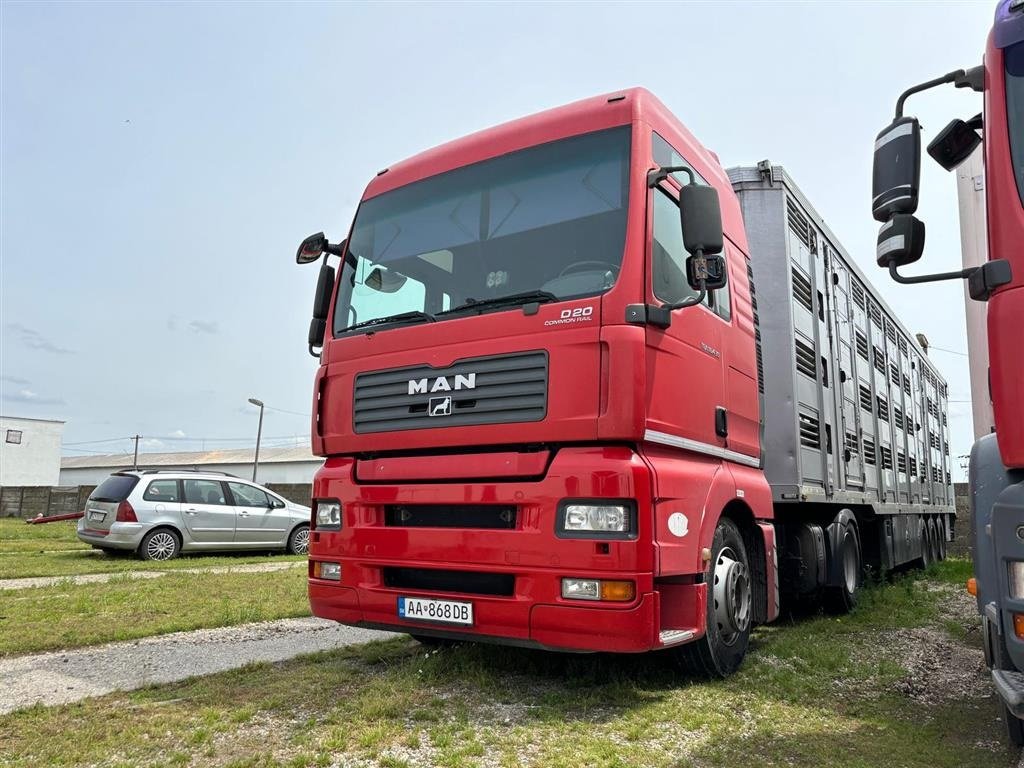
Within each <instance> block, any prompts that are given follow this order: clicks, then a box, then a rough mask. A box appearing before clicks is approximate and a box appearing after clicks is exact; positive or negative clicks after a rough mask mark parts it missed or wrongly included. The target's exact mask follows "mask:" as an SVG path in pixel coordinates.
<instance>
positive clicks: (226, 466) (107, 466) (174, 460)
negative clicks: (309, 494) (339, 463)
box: [60, 447, 324, 485]
mask: <svg viewBox="0 0 1024 768" xmlns="http://www.w3.org/2000/svg"><path fill="white" fill-rule="evenodd" d="M252 460H253V449H252V448H243V449H240V450H230V451H188V452H181V453H140V454H139V469H208V470H211V471H215V472H228V473H229V474H232V475H237V476H238V477H244V478H247V479H252ZM323 463H324V460H323V459H322V458H321V457H319V456H314V455H313V454H312V453H310V451H309V448H262V447H261V448H260V466H259V470H258V472H257V474H256V482H258V483H312V482H313V475H314V474H316V471H317V470H318V469H320V466H321V465H322V464H323ZM131 468H132V454H130V453H117V454H107V455H103V456H65V457H64V458H63V459H61V462H60V484H61V485H99V484H100V483H101V482H103V480H104V479H106V477H107V476H108V475H110V474H111V473H112V472H117V471H118V470H120V469H131Z"/></svg>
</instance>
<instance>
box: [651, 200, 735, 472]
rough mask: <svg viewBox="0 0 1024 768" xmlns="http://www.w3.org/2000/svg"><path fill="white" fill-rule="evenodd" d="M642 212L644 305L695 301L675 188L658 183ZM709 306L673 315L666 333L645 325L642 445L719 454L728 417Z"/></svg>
mask: <svg viewBox="0 0 1024 768" xmlns="http://www.w3.org/2000/svg"><path fill="white" fill-rule="evenodd" d="M648 211H649V216H648V218H649V224H648V226H649V232H650V239H649V241H648V242H649V244H650V248H649V253H650V262H649V263H650V269H651V284H650V286H649V287H648V291H649V295H648V303H649V304H653V305H657V306H660V305H661V304H664V303H672V304H674V303H678V302H681V301H683V300H685V299H687V298H691V297H693V296H695V295H696V293H697V292H696V291H694V290H693V289H692V288H690V286H689V284H688V283H687V281H686V257H687V256H688V254H687V253H686V250H685V249H684V248H683V234H682V228H681V226H680V220H679V205H678V196H677V193H676V190H675V188H674V186H672V185H670V184H668V183H667V182H664V183H663V184H662V185H659V186H658V187H655V188H654V189H652V190H651V191H650V197H649V198H648ZM713 301H714V298H713V292H712V293H709V294H708V295H707V296H705V297H704V300H703V302H702V303H700V304H698V305H696V306H692V307H686V308H684V309H677V310H673V311H672V312H671V324H670V325H669V326H668V327H667V328H661V327H659V326H657V325H654V324H651V323H648V325H647V332H646V337H647V360H646V364H647V435H646V439H648V440H649V441H651V442H660V443H666V444H669V445H676V446H678V447H687V448H690V449H691V450H696V451H698V452H702V453H709V452H710V453H712V454H714V453H715V452H716V451H720V450H722V449H724V448H725V447H726V434H725V430H723V429H722V428H721V427H722V423H721V419H722V416H721V415H720V413H721V412H726V411H727V407H726V406H727V404H726V402H725V387H724V381H723V360H722V333H723V328H724V327H725V325H726V323H725V321H723V319H722V318H721V317H719V316H718V315H717V314H716V313H715V311H714V308H713ZM725 418H726V419H727V418H728V417H727V414H726V417H725ZM716 421H718V425H717V428H716Z"/></svg>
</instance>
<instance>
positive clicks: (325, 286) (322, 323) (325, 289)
mask: <svg viewBox="0 0 1024 768" xmlns="http://www.w3.org/2000/svg"><path fill="white" fill-rule="evenodd" d="M334 277H335V272H334V267H332V266H330V265H329V264H328V263H327V262H326V261H324V263H323V264H321V265H320V275H319V276H318V277H317V280H316V294H315V295H314V296H313V319H312V321H311V322H310V324H309V345H310V346H311V347H321V346H323V343H324V336H325V335H326V333H327V314H328V312H329V311H330V309H331V294H333V293H334Z"/></svg>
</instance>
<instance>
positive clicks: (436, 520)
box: [384, 504, 516, 530]
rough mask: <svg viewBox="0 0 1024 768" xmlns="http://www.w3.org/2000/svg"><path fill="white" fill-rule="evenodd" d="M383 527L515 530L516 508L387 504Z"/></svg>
mask: <svg viewBox="0 0 1024 768" xmlns="http://www.w3.org/2000/svg"><path fill="white" fill-rule="evenodd" d="M384 525H386V526H388V527H391V528H492V529H499V530H500V529H506V530H512V529H514V528H515V527H516V508H515V506H513V505H511V504H388V505H387V506H385V507H384Z"/></svg>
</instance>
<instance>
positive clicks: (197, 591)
mask: <svg viewBox="0 0 1024 768" xmlns="http://www.w3.org/2000/svg"><path fill="white" fill-rule="evenodd" d="M308 615H309V602H308V600H307V597H306V569H304V568H293V569H289V570H287V571H274V572H270V573H215V574H211V573H202V574H200V573H169V574H167V575H165V576H161V577H160V578H157V579H132V578H129V577H122V576H115V577H114V578H113V579H111V580H110V581H107V582H104V583H100V584H81V585H75V584H72V583H70V582H66V581H65V582H59V583H57V584H54V585H52V586H48V587H34V588H29V589H17V590H0V656H7V655H11V654H18V653H30V652H33V651H44V650H51V649H56V648H73V647H78V646H85V645H94V644H97V643H106V642H111V641H114V640H132V639H135V638H140V637H148V636H149V635H160V634H165V633H167V632H177V631H179V630H186V629H200V628H208V627H224V626H230V625H234V624H244V623H246V622H250V621H266V620H270V619H281V618H287V617H292V616H308ZM0 765H2V761H0Z"/></svg>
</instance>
